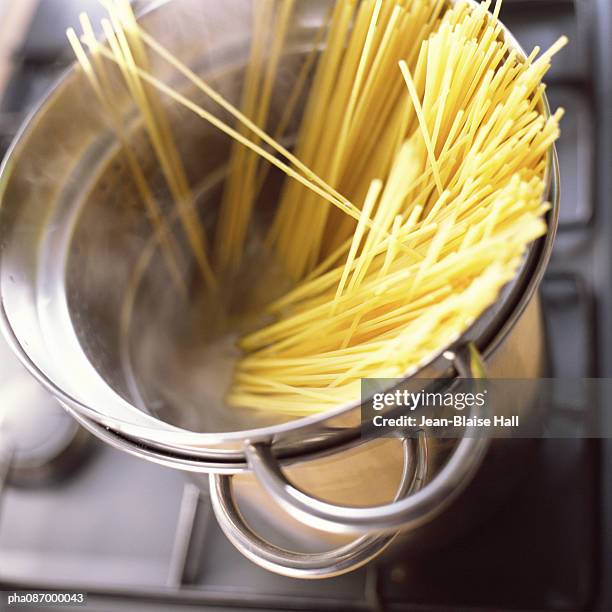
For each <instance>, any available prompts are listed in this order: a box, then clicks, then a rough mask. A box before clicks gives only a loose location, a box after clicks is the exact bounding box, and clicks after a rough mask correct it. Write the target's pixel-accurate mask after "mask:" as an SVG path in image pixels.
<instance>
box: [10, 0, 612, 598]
mask: <svg viewBox="0 0 612 612" xmlns="http://www.w3.org/2000/svg"><path fill="white" fill-rule="evenodd" d="M84 4H87V6H86V7H85V8H86V9H87V10H90V9H91V10H94V11H95V10H96V8H95V7H96V3H95V2H93V1H92V2H83V1H81V2H79V1H77V0H73V1H72V2H63V1H61V0H45V1H44V2H41V3H40V5H39V8H38V10H37V12H36V13H35V16H34V20H33V22H32V25H31V27H30V29H29V34H28V36H27V37H26V39H25V42H24V44H23V45H22V47H21V48H20V50H19V52H18V53H17V54H16V55H15V58H14V64H15V73H14V77H13V79H12V81H11V82H10V84H9V87H8V89H7V91H6V92H5V96H4V101H3V103H2V106H1V107H0V130H2V132H3V133H2V134H0V141H1V142H2V143H3V144H4V145H6V144H7V142H8V141H9V140H10V137H11V136H12V132H14V130H15V129H16V128H17V127H18V123H19V120H20V118H21V117H22V116H23V115H22V114H23V112H24V111H25V110H26V109H27V108H28V107H30V106H31V105H32V104H33V103H34V102H35V101H36V100H37V99H39V98H40V96H41V95H42V94H43V92H44V91H45V89H46V88H47V87H48V86H49V84H50V83H51V82H52V81H53V80H54V79H55V78H56V76H57V74H58V73H59V72H60V71H61V69H62V68H63V66H64V65H65V63H66V61H67V60H68V59H69V54H67V53H66V46H65V44H64V41H63V31H64V28H65V26H66V25H69V24H71V23H74V22H75V21H76V15H77V13H78V10H82V9H83V6H84ZM611 9H612V5H611V4H610V3H609V2H608V0H575V1H564V0H518V1H517V0H514V1H512V0H506V3H505V8H504V13H503V19H504V21H505V23H506V24H507V25H508V26H509V27H510V28H511V29H512V30H513V32H514V33H515V34H516V35H517V37H518V38H519V40H520V41H521V42H522V43H523V45H524V46H525V47H526V48H531V47H533V46H534V45H535V44H536V43H537V44H539V45H541V46H542V47H545V46H546V45H548V44H550V43H552V42H553V41H554V39H556V38H557V36H558V35H559V34H561V33H566V34H568V35H569V36H570V38H571V40H572V42H571V45H570V46H569V48H568V49H567V50H566V51H565V53H564V54H563V56H561V57H560V58H559V61H558V62H557V63H556V64H555V67H554V69H553V71H552V72H551V74H550V76H549V78H548V80H547V82H548V84H549V87H548V94H549V97H550V100H551V104H552V106H553V107H555V106H564V107H565V108H566V110H567V114H566V117H565V118H564V121H563V125H562V130H563V135H562V138H561V141H560V142H559V146H558V152H559V158H560V164H561V183H562V184H561V191H562V202H561V227H560V232H559V236H558V240H557V244H556V247H555V252H554V255H553V260H552V263H551V266H550V270H549V272H548V274H547V277H546V279H545V282H544V284H543V288H542V297H543V306H544V317H545V322H546V329H547V342H548V348H549V354H550V356H551V366H550V367H551V374H552V375H554V376H560V377H573V378H577V377H591V376H611V372H612V351H611V350H610V349H612V321H611V319H612V317H610V314H609V313H612V300H611V298H612V267H611V266H610V261H612V254H611V253H610V243H612V215H611V213H610V211H609V210H608V209H609V205H610V202H609V199H610V195H609V194H610V193H611V192H612V190H610V189H609V188H608V187H609V186H610V176H609V174H610V172H609V169H610V168H611V167H612V163H610V162H612V157H610V142H612V132H611V131H610V128H611V117H610V109H611V108H612V97H611V92H610V82H611V81H612V78H610V66H609V58H610V56H611V55H612V54H611V53H610V40H611V38H610V37H606V33H608V34H609V33H610V30H611V28H612V11H611ZM602 58H603V59H602ZM606 71H607V73H606ZM606 75H607V76H606ZM606 159H607V160H608V162H607V165H606ZM608 341H609V342H608ZM5 351H6V349H5V347H4V346H2V347H0V362H1V363H3V364H7V365H6V367H2V368H1V369H0V385H3V384H5V382H6V381H8V380H9V379H10V378H11V377H12V376H13V375H15V372H16V371H17V370H14V368H15V367H17V368H18V366H13V365H8V364H10V363H11V364H12V361H11V360H10V357H9V356H7V355H6V353H5ZM611 468H612V447H611V445H610V443H609V442H608V441H606V440H602V441H594V440H543V441H542V442H541V444H540V446H539V448H538V450H537V453H536V455H535V458H534V460H533V463H532V464H531V466H530V468H529V470H527V473H526V474H525V477H524V479H523V481H522V482H521V483H520V485H519V486H518V487H517V488H516V489H515V491H514V492H513V493H512V495H511V496H510V497H509V498H508V499H507V500H506V501H505V502H504V503H503V504H502V506H501V507H500V508H498V510H497V511H496V512H495V514H494V515H492V516H490V517H489V518H488V519H487V520H486V521H485V522H484V523H482V524H480V525H479V527H478V528H477V529H476V530H473V531H471V532H468V533H467V534H465V535H464V536H463V537H462V538H460V539H458V540H456V541H454V542H453V543H452V544H450V545H449V546H447V547H446V548H441V549H439V550H436V551H433V552H430V553H428V554H425V553H423V554H420V555H419V556H418V557H414V556H412V557H410V556H408V555H407V554H406V555H405V556H403V555H402V552H401V550H400V551H399V552H397V551H396V552H395V553H394V554H393V557H389V558H386V559H385V558H383V559H382V560H381V561H380V562H377V563H373V564H370V565H369V566H367V568H365V569H362V570H360V571H358V572H355V573H353V574H350V575H347V576H343V577H340V578H337V579H333V580H326V581H319V582H316V583H313V582H304V581H296V580H291V579H287V578H282V577H279V576H275V575H273V574H270V573H268V572H266V571H264V570H261V569H259V568H257V567H255V566H254V565H253V564H252V563H250V562H249V561H247V560H246V559H244V558H243V557H242V556H241V555H240V554H239V553H237V552H236V551H235V550H234V549H233V548H232V546H231V545H230V544H229V543H228V542H227V540H226V539H225V537H224V536H223V534H222V533H221V532H220V530H219V529H218V527H217V526H216V523H215V521H214V519H212V518H211V517H210V514H209V512H208V504H207V499H206V495H205V494H201V493H199V492H198V490H197V489H196V488H195V487H194V485H193V484H192V483H191V481H190V480H189V479H188V478H187V477H186V476H184V475H183V474H181V473H179V472H175V471H172V470H170V469H167V468H163V467H159V466H156V465H153V464H149V463H146V462H144V461H141V460H139V459H135V458H133V457H130V456H128V455H125V454H122V453H120V452H118V451H115V450H114V449H111V448H109V447H107V446H105V445H103V444H102V443H98V442H94V443H93V451H92V452H91V454H90V455H89V456H88V457H87V459H86V460H85V459H84V460H83V464H82V465H81V466H80V468H79V469H78V470H77V471H75V473H74V474H73V475H72V476H71V477H69V478H66V479H64V480H63V481H60V482H58V483H56V484H53V485H49V486H45V487H37V488H31V489H24V488H17V487H8V488H7V489H6V490H5V492H4V495H3V496H2V498H1V500H0V589H2V588H14V587H18V586H23V587H28V588H29V587H32V588H54V589H62V590H64V589H82V590H86V591H88V592H89V593H90V606H91V609H100V610H113V609H117V610H130V609H147V610H149V609H150V610H157V609H159V610H167V609H178V608H179V606H181V605H185V606H191V605H196V606H198V607H200V608H202V609H206V610H216V609H221V608H223V609H227V607H231V608H233V609H247V608H248V609H253V608H256V609H262V610H273V609H279V610H293V609H295V610H319V609H326V610H351V609H356V610H361V609H363V610H370V609H371V610H382V609H384V610H403V609H405V610H460V609H464V608H468V607H469V608H470V609H472V608H477V609H519V610H582V609H584V610H590V609H599V610H612V584H611V582H612V579H611V578H610V576H612V526H611V524H612V494H611V490H610V489H611V487H610V484H612V469H611Z"/></svg>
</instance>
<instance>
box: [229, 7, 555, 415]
mask: <svg viewBox="0 0 612 612" xmlns="http://www.w3.org/2000/svg"><path fill="white" fill-rule="evenodd" d="M487 8H488V4H484V5H481V8H480V10H472V9H469V10H468V8H467V7H466V5H465V4H462V3H460V4H458V5H457V6H456V7H455V8H454V9H451V10H449V11H447V12H446V13H445V14H444V15H443V17H442V19H441V21H440V23H439V26H438V28H437V29H436V31H435V32H433V33H432V34H431V35H430V36H429V37H428V38H427V39H426V40H425V41H423V43H422V44H421V47H420V50H419V53H418V57H417V61H416V68H415V70H414V76H413V74H412V73H411V71H410V68H409V66H408V64H407V63H406V62H405V61H400V70H401V72H400V74H401V75H403V77H404V78H403V82H404V83H405V85H406V90H407V92H406V99H405V100H404V102H405V103H408V104H410V108H411V109H412V111H413V113H408V112H405V115H406V116H410V120H409V121H407V122H406V132H405V133H404V139H403V142H400V144H399V146H398V148H397V149H396V152H395V154H394V156H393V157H392V159H391V160H390V162H389V170H388V173H387V174H386V175H385V178H386V180H385V181H384V182H383V181H381V180H379V179H372V177H371V176H368V177H367V178H366V179H365V180H369V184H368V185H367V187H365V188H364V186H362V187H360V190H361V191H362V192H363V191H365V196H364V197H363V199H362V201H363V206H362V214H363V216H362V218H361V219H360V220H359V222H358V223H357V225H356V227H355V228H354V229H353V230H352V237H351V238H350V239H349V240H347V241H346V242H345V243H344V244H341V245H340V246H339V248H338V249H336V251H335V252H334V253H332V254H331V255H330V256H329V257H328V258H327V259H324V260H323V261H320V262H319V263H318V265H317V266H316V268H315V269H314V271H313V272H312V273H311V274H310V275H309V276H308V277H307V278H306V279H305V280H304V281H302V282H301V283H299V284H298V285H297V287H296V288H295V289H294V290H293V291H291V292H289V293H288V294H287V295H285V296H284V297H282V298H281V299H280V300H277V301H276V302H275V303H273V304H271V305H270V307H269V309H268V310H269V312H270V313H271V314H273V315H275V317H276V321H275V322H274V323H273V324H271V325H268V326H267V327H265V328H263V329H260V330H258V331H256V332H254V333H252V334H250V335H248V336H246V337H244V338H243V339H242V340H241V342H240V346H241V348H242V349H243V350H244V352H245V354H246V356H245V357H244V358H243V359H242V360H241V362H240V363H239V365H238V367H237V369H236V375H235V381H234V385H233V387H232V389H231V391H230V394H229V396H228V402H229V403H230V404H232V405H235V406H242V407H251V408H257V409H261V410H272V411H279V412H283V413H286V414H293V415H304V414H310V413H313V412H319V411H321V410H325V409H327V408H330V407H332V406H337V405H339V404H343V403H347V402H351V401H355V400H356V399H358V398H359V393H360V380H361V378H363V377H366V376H367V377H379V378H387V377H396V376H402V375H405V374H406V373H409V372H411V371H415V370H416V369H418V368H419V367H420V366H422V365H423V364H425V363H426V362H428V361H429V360H430V359H431V358H433V357H434V356H435V355H436V354H437V353H439V352H440V351H441V350H443V349H444V348H445V347H447V346H449V345H451V344H452V343H453V342H454V341H456V340H457V339H458V337H459V336H460V335H461V334H462V333H463V332H464V331H465V330H466V329H467V328H468V327H469V326H470V325H471V324H472V323H473V322H474V321H475V319H476V318H477V317H478V316H479V315H481V314H482V313H483V312H484V311H485V310H486V309H487V308H488V307H489V306H491V305H492V304H493V303H494V302H495V300H496V299H497V297H498V296H499V294H500V292H501V290H502V288H503V287H504V286H505V285H506V284H507V283H508V282H509V281H510V280H512V279H513V278H514V277H515V275H516V273H517V271H518V269H519V268H520V265H521V263H522V261H523V260H524V257H525V254H526V251H527V249H528V247H529V245H530V244H531V243H532V242H533V241H534V240H535V239H537V238H538V237H540V236H542V235H543V234H544V233H545V232H546V224H545V222H544V215H545V213H546V212H547V211H548V208H549V206H548V204H543V203H542V200H543V195H544V190H545V168H546V165H547V160H548V154H549V149H550V146H551V145H552V143H553V142H554V141H555V140H556V138H558V136H559V120H560V119H561V116H562V114H563V111H562V110H559V111H557V112H556V113H555V114H554V115H552V116H551V117H549V118H545V117H544V116H543V114H542V112H543V111H542V110H541V106H540V102H541V98H542V93H543V90H544V89H543V85H542V84H541V80H542V77H543V76H544V74H545V73H546V71H547V70H548V67H549V66H550V59H551V57H552V55H553V54H554V53H555V52H556V51H558V50H559V49H560V48H561V47H562V46H563V45H564V44H565V42H566V41H565V39H560V40H559V41H558V42H557V43H556V44H555V45H553V47H551V49H549V51H547V52H546V53H544V54H542V55H541V56H540V57H539V58H538V59H536V56H537V53H538V50H535V51H534V53H533V54H532V55H531V56H530V57H529V58H527V60H526V61H525V60H524V59H521V58H519V57H518V56H517V53H516V52H514V51H508V48H507V45H506V44H505V43H504V42H502V41H501V40H500V26H499V24H498V22H497V10H498V8H499V5H498V7H497V10H496V11H495V12H494V15H493V16H490V15H489V14H488V13H487V11H486V9H487ZM381 146H382V145H381ZM360 180H362V179H360ZM367 219H370V220H371V223H369V224H367V223H366V220H367ZM351 223H352V221H351ZM286 231H287V230H286ZM389 232H390V233H389ZM304 235H306V233H305V234H304ZM301 246H303V245H301ZM400 247H403V248H400Z"/></svg>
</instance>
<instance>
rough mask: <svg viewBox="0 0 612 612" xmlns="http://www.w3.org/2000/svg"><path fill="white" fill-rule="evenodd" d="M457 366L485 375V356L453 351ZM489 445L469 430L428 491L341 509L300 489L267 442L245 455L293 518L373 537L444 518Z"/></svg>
mask: <svg viewBox="0 0 612 612" xmlns="http://www.w3.org/2000/svg"><path fill="white" fill-rule="evenodd" d="M453 363H454V366H455V369H456V370H457V373H458V374H459V376H461V377H464V378H474V379H478V378H484V377H485V369H484V365H483V362H482V358H481V357H480V355H479V353H478V351H477V349H476V348H475V347H474V346H473V345H471V344H470V345H466V346H463V347H462V348H461V349H459V350H457V351H456V352H455V353H454V355H453ZM481 410H482V408H481V407H478V406H473V407H472V408H471V414H470V416H472V417H478V416H480V414H481ZM487 447H488V439H487V438H485V437H482V436H481V435H480V434H479V433H478V431H477V430H476V429H475V428H472V427H468V428H467V429H466V431H465V432H464V435H463V437H462V438H461V440H460V441H459V443H458V444H457V446H456V448H455V450H454V451H453V454H452V455H451V457H450V459H449V460H448V461H447V463H446V464H445V466H444V467H443V468H442V470H441V471H440V472H439V473H438V474H437V475H436V476H435V478H433V480H431V481H430V482H429V483H428V484H427V485H426V486H425V487H423V488H420V489H419V490H418V491H417V492H415V493H414V494H412V495H406V496H403V497H402V498H399V499H396V500H395V501H393V502H391V503H388V504H384V505H380V506H369V507H353V506H340V505H336V504H332V503H329V502H326V501H323V500H321V499H318V498H316V497H313V496H311V495H309V494H307V493H305V492H304V491H302V490H300V489H299V488H298V487H296V486H295V485H294V484H292V483H291V482H290V481H289V480H288V479H287V477H286V476H285V474H284V473H283V471H282V469H281V467H280V465H279V463H278V461H277V460H276V458H275V456H274V454H273V452H272V449H271V447H270V446H269V445H268V444H251V445H248V446H247V448H246V449H245V452H246V455H247V459H248V462H249V466H250V468H251V469H252V470H253V473H254V474H255V476H256V477H257V480H258V481H259V483H260V484H261V485H262V487H263V488H264V489H265V490H266V491H267V492H268V494H269V495H270V496H271V497H272V498H273V499H274V500H275V501H276V503H278V504H279V505H280V506H281V507H282V508H283V509H284V510H285V511H286V512H288V513H289V514H290V515H291V516H292V517H294V518H295V519H297V520H298V521H300V522H302V523H304V524H306V525H310V526H312V527H315V528H317V529H321V530H324V531H328V532H332V533H341V534H345V533H351V534H368V533H372V532H386V531H392V530H398V529H402V530H409V529H414V528H416V527H419V526H420V525H422V524H424V523H426V522H428V521H430V520H431V519H432V518H434V517H435V516H437V515H438V514H440V513H441V512H442V511H443V510H444V509H445V508H446V507H448V505H449V504H450V503H451V502H452V501H453V500H454V499H455V498H456V497H457V495H459V493H461V491H463V489H464V488H465V487H466V486H467V484H468V483H469V482H470V481H471V480H472V478H473V476H474V474H475V472H476V470H477V469H478V467H479V466H480V464H481V462H482V459H483V457H484V455H485V453H486V450H487Z"/></svg>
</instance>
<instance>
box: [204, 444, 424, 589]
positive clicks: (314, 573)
mask: <svg viewBox="0 0 612 612" xmlns="http://www.w3.org/2000/svg"><path fill="white" fill-rule="evenodd" d="M426 444H427V443H426V440H425V437H424V436H418V438H417V439H416V440H415V439H403V440H402V447H403V455H404V468H403V470H402V477H401V482H400V485H399V487H398V490H397V493H396V495H395V499H396V500H398V499H401V498H402V497H404V496H405V495H409V494H411V493H412V492H414V491H417V490H418V489H419V488H421V487H422V486H423V482H424V479H425V473H424V470H426V469H427V445H426ZM210 498H211V503H212V508H213V512H214V514H215V517H216V519H217V521H218V523H219V525H220V527H221V529H222V531H223V533H224V534H225V535H226V537H227V538H228V539H229V540H230V542H232V544H233V545H234V546H235V547H236V548H237V549H238V550H239V551H240V552H241V553H242V554H243V555H244V556H245V557H247V558H248V559H250V560H251V561H253V562H254V563H256V564H257V565H259V566H260V567H263V568H265V569H267V570H269V571H271V572H274V573H276V574H281V575H283V576H289V577H290V578H310V579H315V578H332V577H334V576H339V575H341V574H345V573H347V572H350V571H353V570H355V569H357V568H359V567H361V566H362V565H365V564H366V563H367V562H368V561H370V560H371V559H374V558H375V557H377V556H378V555H379V554H380V553H381V552H383V550H385V548H387V546H389V544H391V542H392V541H393V540H394V539H395V537H396V536H397V535H398V533H399V531H395V532H392V533H382V534H374V535H363V536H361V537H358V538H357V539H355V540H353V541H352V542H349V543H348V544H345V545H343V546H340V547H338V548H335V549H333V550H330V551H325V552H321V553H298V552H291V551H288V550H285V549H283V548H280V547H279V546H276V545H274V544H271V543H270V542H268V541H266V540H264V539H263V538H261V537H260V536H259V535H257V534H256V533H255V532H254V531H253V530H252V529H251V528H250V527H249V525H247V523H246V521H245V520H244V518H243V517H242V514H241V513H240V510H239V509H238V506H237V504H236V501H235V498H234V493H233V488H232V477H231V476H223V475H220V474H211V475H210Z"/></svg>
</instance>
